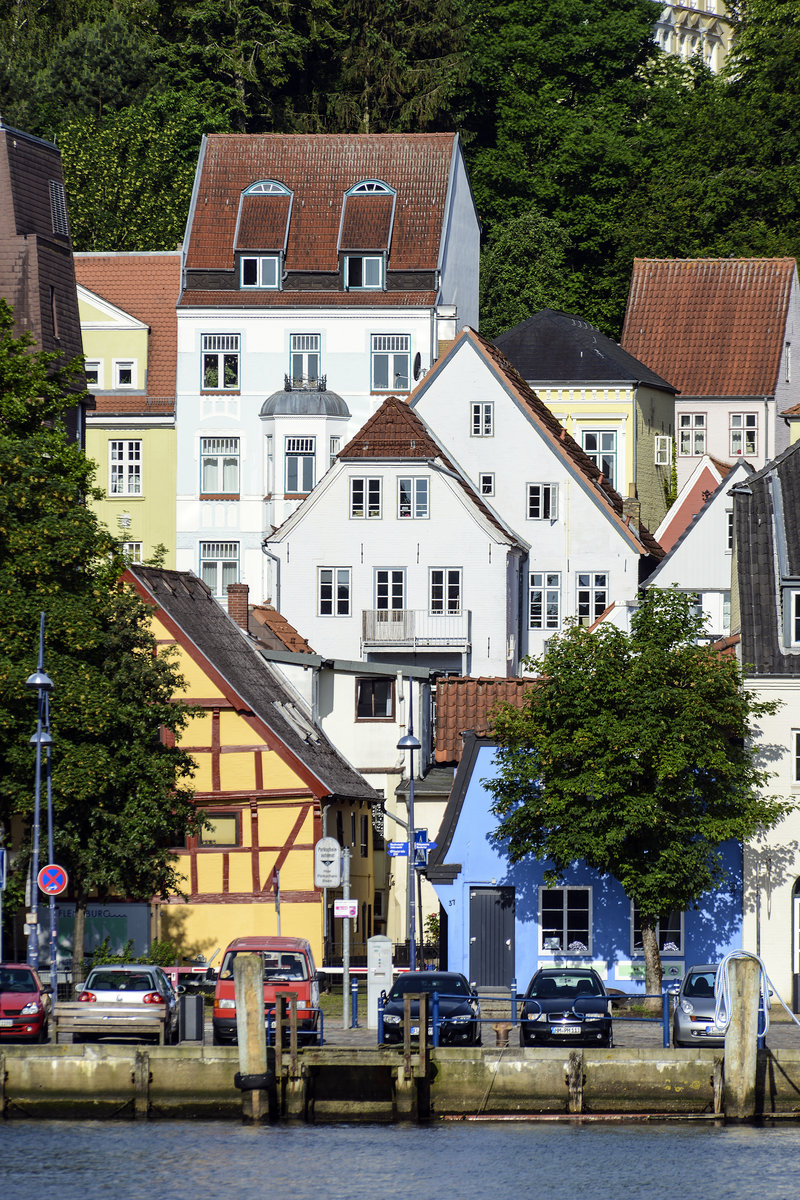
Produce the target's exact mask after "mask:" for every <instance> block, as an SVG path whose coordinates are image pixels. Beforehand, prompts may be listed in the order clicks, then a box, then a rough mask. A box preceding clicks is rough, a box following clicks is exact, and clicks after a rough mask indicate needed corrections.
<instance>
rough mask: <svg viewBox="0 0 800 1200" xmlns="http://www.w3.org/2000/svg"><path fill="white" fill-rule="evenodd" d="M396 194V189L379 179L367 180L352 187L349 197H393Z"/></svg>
mask: <svg viewBox="0 0 800 1200" xmlns="http://www.w3.org/2000/svg"><path fill="white" fill-rule="evenodd" d="M394 194H395V193H394V189H393V188H390V187H388V186H387V184H385V183H381V181H380V180H379V179H365V180H364V181H363V182H362V183H357V184H356V185H355V187H351V188H350V191H349V192H348V193H347V195H348V196H369V195H371V196H393V195H394Z"/></svg>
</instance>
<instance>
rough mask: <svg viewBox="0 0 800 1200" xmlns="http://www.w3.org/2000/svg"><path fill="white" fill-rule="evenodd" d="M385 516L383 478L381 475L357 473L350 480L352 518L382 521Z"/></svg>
mask: <svg viewBox="0 0 800 1200" xmlns="http://www.w3.org/2000/svg"><path fill="white" fill-rule="evenodd" d="M382 516H383V479H382V478H381V477H380V475H377V476H367V475H355V476H353V477H352V478H351V480H350V520H351V521H380V519H381V517H382Z"/></svg>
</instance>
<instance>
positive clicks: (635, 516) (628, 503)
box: [622, 488, 642, 534]
mask: <svg viewBox="0 0 800 1200" xmlns="http://www.w3.org/2000/svg"><path fill="white" fill-rule="evenodd" d="M631 490H633V489H632V488H631ZM622 515H623V516H624V517H627V519H628V524H629V525H630V527H631V529H632V530H633V531H634V533H637V534H638V532H639V525H640V523H641V520H642V502H641V500H637V499H636V497H635V496H626V497H625V498H624V500H623V501H622Z"/></svg>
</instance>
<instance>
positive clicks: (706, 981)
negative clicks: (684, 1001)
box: [683, 971, 717, 1000]
mask: <svg viewBox="0 0 800 1200" xmlns="http://www.w3.org/2000/svg"><path fill="white" fill-rule="evenodd" d="M716 975H717V973H716V971H692V972H691V973H690V974H689V976H688V978H687V980H686V983H685V984H684V985H683V994H684V996H691V997H692V998H693V999H694V1000H699V999H701V998H702V997H703V996H709V997H711V996H713V995H714V980H715V979H716Z"/></svg>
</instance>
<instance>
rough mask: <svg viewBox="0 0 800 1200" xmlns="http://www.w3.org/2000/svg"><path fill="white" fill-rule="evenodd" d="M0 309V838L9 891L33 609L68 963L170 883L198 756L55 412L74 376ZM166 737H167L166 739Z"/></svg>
mask: <svg viewBox="0 0 800 1200" xmlns="http://www.w3.org/2000/svg"><path fill="white" fill-rule="evenodd" d="M12 329H13V315H12V312H11V309H10V308H9V307H8V306H7V305H6V304H5V302H0V833H1V834H2V840H3V842H4V843H5V844H8V842H9V839H10V838H12V835H13V837H14V839H15V840H14V841H12V849H13V851H14V871H15V875H16V880H17V894H19V886H20V880H21V879H24V873H25V870H26V864H27V857H28V855H27V849H26V845H27V837H26V835H25V832H24V831H25V829H26V828H27V825H28V823H29V822H30V818H31V813H32V809H33V791H34V761H33V754H32V750H31V747H30V745H29V739H30V736H31V733H32V732H33V730H34V728H35V721H36V710H35V696H33V695H32V694H31V693H30V692H29V691H28V689H26V687H25V680H26V678H27V677H28V675H29V674H31V672H32V671H33V670H34V669H35V666H36V658H37V647H38V631H39V614H40V612H44V613H45V615H46V622H47V626H46V658H45V662H46V668H47V671H48V674H49V675H50V677H51V678H52V680H53V683H54V692H53V694H52V697H51V704H50V719H51V731H52V735H53V741H54V745H53V750H52V763H53V774H52V780H53V801H54V810H55V844H56V855H57V859H58V861H59V862H60V863H62V864H63V865H64V866H65V867H66V868H67V871H68V872H69V875H70V888H71V894H72V897H73V899H74V900H75V903H76V909H77V911H76V928H75V951H74V953H75V958H76V959H77V960H80V959H81V957H82V953H83V937H82V933H83V922H84V915H85V911H86V904H87V901H88V900H89V899H90V898H92V897H98V898H100V899H105V898H107V897H108V896H111V895H117V896H125V897H128V898H131V899H135V900H144V899H150V898H151V897H152V896H153V895H155V894H159V895H166V894H167V893H168V892H170V891H173V890H176V889H178V888H179V876H178V874H177V872H176V868H175V864H176V861H177V860H176V858H175V856H174V855H173V854H172V853H171V851H170V847H171V846H174V845H176V844H178V843H179V842H181V841H182V840H183V838H184V836H185V834H186V833H187V832H190V831H193V830H195V829H196V828H197V827H198V823H199V821H200V820H201V818H200V817H199V816H198V814H197V812H196V810H195V808H194V805H193V803H192V791H191V788H190V787H189V779H190V775H191V772H192V770H193V763H192V760H191V759H190V758H189V757H188V755H186V754H185V753H184V752H183V751H182V750H181V749H180V748H179V747H177V746H176V745H175V736H176V735H179V734H180V731H181V730H182V729H183V728H184V726H185V724H186V722H187V720H188V717H189V710H188V709H187V708H186V706H185V705H182V704H180V703H176V702H175V700H174V696H175V693H176V691H177V690H178V688H179V686H180V684H181V678H180V675H179V673H178V671H177V668H176V665H175V663H174V662H173V661H172V660H171V659H170V658H169V657H165V656H163V655H162V654H158V655H156V643H155V639H154V637H153V635H152V633H151V631H150V619H149V611H148V609H147V608H146V606H145V605H143V604H142V603H141V602H140V601H139V600H138V598H137V596H136V594H135V593H134V592H133V590H132V589H130V588H124V587H120V586H119V577H120V574H121V571H122V569H123V566H124V563H123V559H122V555H121V548H120V546H119V544H118V543H117V542H116V541H115V540H114V539H113V538H112V537H111V535H110V534H109V533H108V532H107V531H106V530H104V529H103V528H102V527H101V526H100V525H99V524H98V522H97V518H96V517H95V515H94V514H93V513H92V511H91V509H90V508H88V507H87V506H86V504H85V500H86V498H87V497H89V496H96V495H98V493H97V492H96V490H95V489H94V487H93V471H94V466H93V464H92V463H90V462H89V460H88V459H87V458H86V456H85V454H84V453H83V451H82V450H81V449H80V448H79V447H78V446H77V445H76V444H75V443H74V442H71V441H70V440H69V439H68V437H67V435H66V432H65V429H64V426H63V423H62V422H61V420H60V418H61V415H62V413H63V412H64V411H65V409H66V407H67V406H68V405H69V404H70V403H74V396H73V397H72V398H70V396H69V394H68V384H69V372H68V371H64V370H55V369H54V365H53V364H54V356H53V355H48V354H43V353H40V352H35V351H33V350H32V349H31V339H30V338H29V337H28V336H27V335H23V337H21V338H14V336H13V332H12ZM165 731H166V735H167V736H164V733H165Z"/></svg>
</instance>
